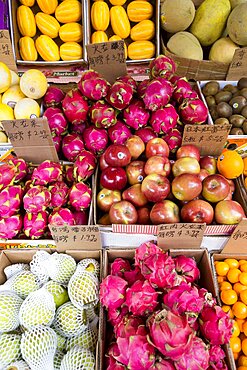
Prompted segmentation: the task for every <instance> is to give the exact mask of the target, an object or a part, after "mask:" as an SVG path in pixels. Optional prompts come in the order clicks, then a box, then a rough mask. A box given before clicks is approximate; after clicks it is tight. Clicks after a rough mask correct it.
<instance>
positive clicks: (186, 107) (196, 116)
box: [178, 98, 208, 125]
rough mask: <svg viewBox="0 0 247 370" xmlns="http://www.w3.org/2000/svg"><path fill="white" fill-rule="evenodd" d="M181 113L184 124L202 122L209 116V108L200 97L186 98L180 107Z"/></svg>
mask: <svg viewBox="0 0 247 370" xmlns="http://www.w3.org/2000/svg"><path fill="white" fill-rule="evenodd" d="M178 110H179V115H180V118H181V120H182V122H183V123H184V124H186V123H187V124H198V125H199V124H202V123H204V122H206V120H207V118H208V109H207V107H206V105H205V104H204V103H203V101H202V100H201V99H199V98H194V99H184V100H183V102H182V104H181V105H180V106H179V108H178Z"/></svg>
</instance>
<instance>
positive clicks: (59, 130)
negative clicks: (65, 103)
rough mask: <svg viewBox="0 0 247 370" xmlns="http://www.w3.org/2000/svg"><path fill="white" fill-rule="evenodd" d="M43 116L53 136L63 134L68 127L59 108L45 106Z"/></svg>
mask: <svg viewBox="0 0 247 370" xmlns="http://www.w3.org/2000/svg"><path fill="white" fill-rule="evenodd" d="M44 117H46V118H47V121H48V124H49V127H50V130H51V133H52V135H53V136H56V135H57V136H60V135H65V134H66V132H67V129H68V123H67V120H66V118H65V116H64V114H63V112H62V110H61V109H59V108H52V107H50V108H47V109H46V111H45V113H44Z"/></svg>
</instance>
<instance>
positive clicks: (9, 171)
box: [0, 163, 17, 190]
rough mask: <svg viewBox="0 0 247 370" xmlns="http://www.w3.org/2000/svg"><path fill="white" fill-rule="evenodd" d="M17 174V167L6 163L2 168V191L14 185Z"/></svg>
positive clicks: (0, 168)
mask: <svg viewBox="0 0 247 370" xmlns="http://www.w3.org/2000/svg"><path fill="white" fill-rule="evenodd" d="M16 173H17V168H16V167H15V165H11V164H8V163H4V164H2V165H1V166H0V190H2V189H4V188H6V186H9V185H12V184H13V183H14V180H15V176H16Z"/></svg>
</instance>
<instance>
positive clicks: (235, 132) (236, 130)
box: [230, 127, 244, 135]
mask: <svg viewBox="0 0 247 370" xmlns="http://www.w3.org/2000/svg"><path fill="white" fill-rule="evenodd" d="M243 134H244V132H243V130H242V129H241V128H240V127H233V128H232V129H231V131H230V135H243Z"/></svg>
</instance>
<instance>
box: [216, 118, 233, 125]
mask: <svg viewBox="0 0 247 370" xmlns="http://www.w3.org/2000/svg"><path fill="white" fill-rule="evenodd" d="M229 123H230V122H229V120H228V119H227V118H225V117H220V118H217V119H216V120H215V121H214V124H215V125H228V124H229Z"/></svg>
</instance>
